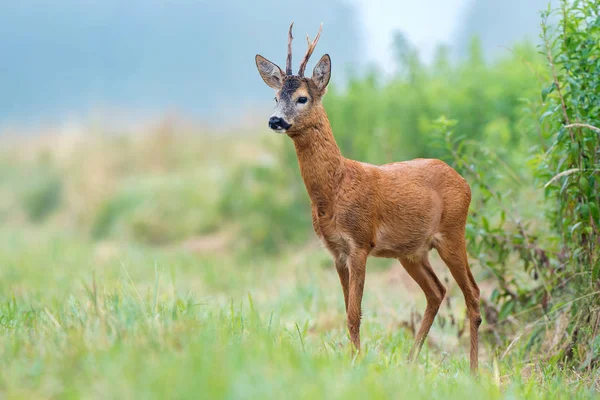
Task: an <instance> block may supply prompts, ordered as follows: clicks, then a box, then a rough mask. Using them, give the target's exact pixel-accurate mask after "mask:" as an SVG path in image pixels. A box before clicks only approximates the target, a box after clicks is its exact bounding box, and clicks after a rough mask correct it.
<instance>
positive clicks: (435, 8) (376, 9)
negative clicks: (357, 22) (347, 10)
mask: <svg viewBox="0 0 600 400" xmlns="http://www.w3.org/2000/svg"><path fill="white" fill-rule="evenodd" d="M348 1H350V2H351V3H352V4H354V5H355V6H356V7H357V14H358V16H359V18H360V19H361V22H362V23H363V27H364V28H363V29H365V32H364V34H365V35H366V39H365V42H364V43H365V47H366V49H367V54H366V56H367V58H368V59H369V61H377V63H378V64H379V65H381V66H382V67H385V66H386V65H390V63H391V61H392V58H391V53H390V46H391V39H392V32H394V31H396V30H400V31H402V32H404V33H405V34H406V35H407V36H408V38H409V39H410V40H411V41H412V42H413V43H414V44H415V45H417V46H418V47H419V51H421V53H422V55H423V57H424V58H425V59H427V58H429V56H430V55H431V53H432V51H433V49H434V48H435V45H436V43H439V42H447V41H450V40H451V39H452V37H453V35H455V34H456V30H457V29H456V28H457V24H458V22H459V20H460V18H459V17H460V16H461V15H462V13H463V12H464V7H466V5H467V4H468V0H420V1H415V0H348ZM386 69H387V70H389V68H386Z"/></svg>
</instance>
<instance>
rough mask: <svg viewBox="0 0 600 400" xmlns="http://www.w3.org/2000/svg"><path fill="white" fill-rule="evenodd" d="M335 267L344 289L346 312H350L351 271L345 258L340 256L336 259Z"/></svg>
mask: <svg viewBox="0 0 600 400" xmlns="http://www.w3.org/2000/svg"><path fill="white" fill-rule="evenodd" d="M335 269H336V271H337V273H338V275H339V277H340V283H341V284H342V291H343V292H344V304H345V310H346V313H347V312H348V287H349V286H350V272H349V270H348V264H347V262H346V259H345V258H341V257H338V258H336V260H335Z"/></svg>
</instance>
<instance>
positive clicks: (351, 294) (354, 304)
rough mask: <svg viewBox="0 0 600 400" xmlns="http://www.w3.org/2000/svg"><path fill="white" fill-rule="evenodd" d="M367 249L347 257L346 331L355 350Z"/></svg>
mask: <svg viewBox="0 0 600 400" xmlns="http://www.w3.org/2000/svg"><path fill="white" fill-rule="evenodd" d="M367 255H368V251H354V252H353V254H351V255H350V257H349V258H348V262H347V265H348V272H349V275H350V276H349V288H348V307H347V310H346V311H347V314H348V315H347V316H348V331H349V332H350V340H351V341H352V344H354V347H355V348H356V351H357V352H358V351H360V319H361V317H362V311H361V302H362V297H363V290H364V287H365V274H366V265H367Z"/></svg>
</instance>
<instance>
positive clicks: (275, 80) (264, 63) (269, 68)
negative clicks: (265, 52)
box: [256, 54, 284, 90]
mask: <svg viewBox="0 0 600 400" xmlns="http://www.w3.org/2000/svg"><path fill="white" fill-rule="evenodd" d="M256 68H258V73H259V74H260V76H261V78H263V81H265V83H266V84H267V85H269V87H271V88H273V89H275V90H279V89H281V87H282V86H283V77H284V73H283V71H282V70H281V68H279V67H278V66H277V64H275V63H272V62H271V61H269V60H267V59H266V58H264V57H263V56H261V55H260V54H257V55H256Z"/></svg>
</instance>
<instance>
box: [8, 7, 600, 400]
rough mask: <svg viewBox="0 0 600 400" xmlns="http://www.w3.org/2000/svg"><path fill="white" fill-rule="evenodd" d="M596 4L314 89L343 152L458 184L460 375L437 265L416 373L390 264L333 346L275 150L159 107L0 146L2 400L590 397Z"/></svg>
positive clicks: (288, 177) (409, 297)
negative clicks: (138, 118)
mask: <svg viewBox="0 0 600 400" xmlns="http://www.w3.org/2000/svg"><path fill="white" fill-rule="evenodd" d="M599 9H600V3H599V2H598V0H582V1H575V2H567V1H564V2H562V3H561V4H560V6H559V8H558V9H557V10H555V11H547V12H544V13H543V15H542V25H541V45H540V47H539V48H536V47H535V46H533V45H532V44H528V43H523V44H520V45H516V46H514V47H513V49H512V50H511V51H510V52H507V53H506V55H505V57H504V58H500V59H497V60H495V61H485V60H484V59H483V57H482V56H481V54H482V51H481V48H480V45H479V42H478V41H477V40H476V39H475V40H473V42H472V43H471V47H470V53H469V56H468V57H467V58H466V59H465V60H463V61H460V62H458V63H456V62H452V61H450V60H451V57H450V54H449V49H447V48H444V47H440V48H439V50H438V52H437V56H436V60H435V62H434V63H432V64H431V65H426V64H424V63H422V62H421V60H419V58H418V56H417V52H416V50H415V49H414V48H413V47H412V46H411V45H410V43H408V42H407V41H406V40H405V39H404V38H403V37H402V36H401V35H397V36H396V37H395V49H396V55H397V61H398V70H397V74H396V75H395V76H394V77H393V78H392V79H390V80H384V79H381V78H380V77H379V74H378V72H377V71H376V70H373V71H371V73H369V74H367V75H366V76H363V77H354V78H351V79H350V80H349V82H348V84H347V85H346V87H344V88H343V89H342V88H340V87H332V88H331V89H330V92H329V93H328V95H327V96H326V104H325V106H326V109H327V111H328V114H329V116H330V119H331V122H332V125H333V130H334V134H335V136H336V139H337V140H338V143H339V144H340V147H341V148H342V152H343V153H344V155H346V156H347V157H352V158H355V159H360V160H362V161H367V162H372V163H385V162H390V161H398V160H403V159H409V158H413V157H439V158H442V159H444V160H446V161H447V162H448V163H451V164H452V165H453V166H454V167H455V168H457V170H459V171H460V172H461V174H463V176H465V177H466V178H467V180H468V181H469V182H470V184H471V186H472V188H473V193H474V196H473V201H472V205H471V213H470V216H469V221H468V227H467V228H468V229H467V235H468V240H469V252H470V256H471V260H472V269H473V272H474V274H475V275H476V279H477V281H478V282H480V286H481V288H482V298H483V299H482V309H483V314H484V323H483V325H482V334H483V336H484V338H485V340H484V343H483V345H482V349H481V363H480V365H481V375H480V377H479V378H473V377H472V376H470V375H469V373H468V362H467V354H466V353H467V350H466V349H467V348H468V343H466V342H467V341H468V335H464V334H463V333H464V326H465V308H464V306H463V304H462V295H461V293H460V291H459V290H458V288H457V287H455V285H453V283H452V280H451V277H450V276H449V273H448V271H447V269H446V268H445V267H444V265H443V263H442V262H441V261H440V260H439V259H438V258H435V257H434V258H433V260H432V263H433V266H434V268H435V269H436V271H437V272H438V274H439V275H440V277H442V281H443V282H445V284H446V285H447V286H448V289H449V290H448V298H447V300H446V301H445V302H444V304H443V309H442V310H441V311H440V314H439V315H438V318H437V319H436V323H435V325H434V327H433V329H432V332H431V333H430V335H429V338H428V340H427V343H426V347H425V349H424V351H423V352H422V354H421V356H420V358H419V360H418V361H417V363H415V364H413V365H409V364H407V362H406V356H407V354H408V351H409V349H410V346H411V344H412V339H413V335H414V329H415V325H417V326H418V322H419V318H420V317H421V316H420V315H421V314H420V313H422V311H423V310H424V303H425V299H424V296H423V295H422V293H421V292H420V290H419V288H418V287H417V286H416V285H415V284H414V282H412V281H411V280H410V278H409V277H408V276H407V275H406V274H405V273H404V271H403V270H402V268H401V266H400V265H399V264H398V263H397V262H392V261H389V260H376V261H374V262H370V263H369V274H368V275H367V283H366V286H367V288H366V290H365V299H364V302H365V305H364V309H365V316H364V319H365V323H364V324H363V327H364V332H363V346H364V351H363V353H362V354H361V355H360V356H359V357H353V356H352V354H351V351H350V350H351V349H350V345H349V340H348V338H347V337H346V327H345V318H344V310H343V299H342V294H341V290H340V288H339V283H338V278H337V275H336V273H335V271H334V270H333V268H332V265H331V260H330V258H329V256H328V254H326V252H325V251H324V250H322V249H321V248H320V247H319V246H318V244H317V243H316V242H315V240H314V237H313V235H312V233H311V223H310V209H309V204H308V197H307V195H306V193H305V189H304V186H303V184H302V181H301V179H300V176H299V172H298V168H297V161H296V157H295V154H294V150H293V146H291V143H290V142H289V140H288V139H286V138H284V137H281V136H275V135H272V134H266V135H264V137H263V136H261V137H260V139H259V138H257V137H256V135H250V134H237V135H231V134H220V135H213V134H210V133H207V132H204V131H203V130H202V129H199V128H196V127H194V128H190V127H189V126H186V125H184V124H181V123H178V122H177V121H171V120H166V121H164V123H162V124H160V125H158V126H149V127H146V128H145V129H142V131H143V132H136V133H135V134H133V133H132V134H122V135H121V134H120V135H114V136H111V135H105V134H103V133H104V129H103V128H102V127H101V126H90V127H89V128H87V129H86V130H84V131H82V132H81V134H80V135H63V136H52V137H41V138H36V139H32V140H27V141H26V140H24V139H23V140H16V141H13V142H8V141H4V142H3V143H2V150H0V222H1V224H0V266H1V269H0V331H1V332H2V334H1V335H0V371H1V372H0V396H1V397H3V398H4V397H6V398H81V397H85V398H107V397H108V398H112V397H119V398H140V397H142V398H165V397H169V398H171V397H174V398H188V397H198V396H202V397H207V398H249V397H250V398H275V397H285V398H307V397H312V396H315V397H323V398H324V397H328V398H329V397H331V398H364V397H369V398H390V397H398V396H399V394H401V396H402V397H405V398H438V397H440V398H450V399H452V398H465V396H469V397H476V398H531V399H537V398H569V399H571V398H594V397H597V396H598V394H597V391H598V389H599V388H600V387H599V382H600V371H599V370H598V361H599V360H600V339H599V337H600V335H599V332H598V327H599V324H600V317H599V313H600V304H599V303H598V301H599V300H598V299H599V298H600V296H599V293H600V286H599V282H600V279H599V278H600V254H599V250H598V245H599V243H600V241H599V240H600V238H599V236H598V226H600V211H599V210H598V204H599V200H600V199H599V198H598V196H599V193H600V191H599V188H598V185H599V184H600V183H599V182H598V180H597V176H598V171H600V166H599V163H600V161H599V157H600V144H599V143H600V141H599V140H598V138H599V137H600V136H599V135H600V131H599V129H598V127H600V120H599V119H600V117H599V116H600V113H599V111H600V99H599V96H600V90H599V88H598V82H599V81H600V76H599V74H600V49H599V46H598V42H599V40H600V15H599V14H598V10H599ZM554 20H556V21H559V23H557V24H556V26H552V25H551V24H550V23H549V22H548V21H554Z"/></svg>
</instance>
